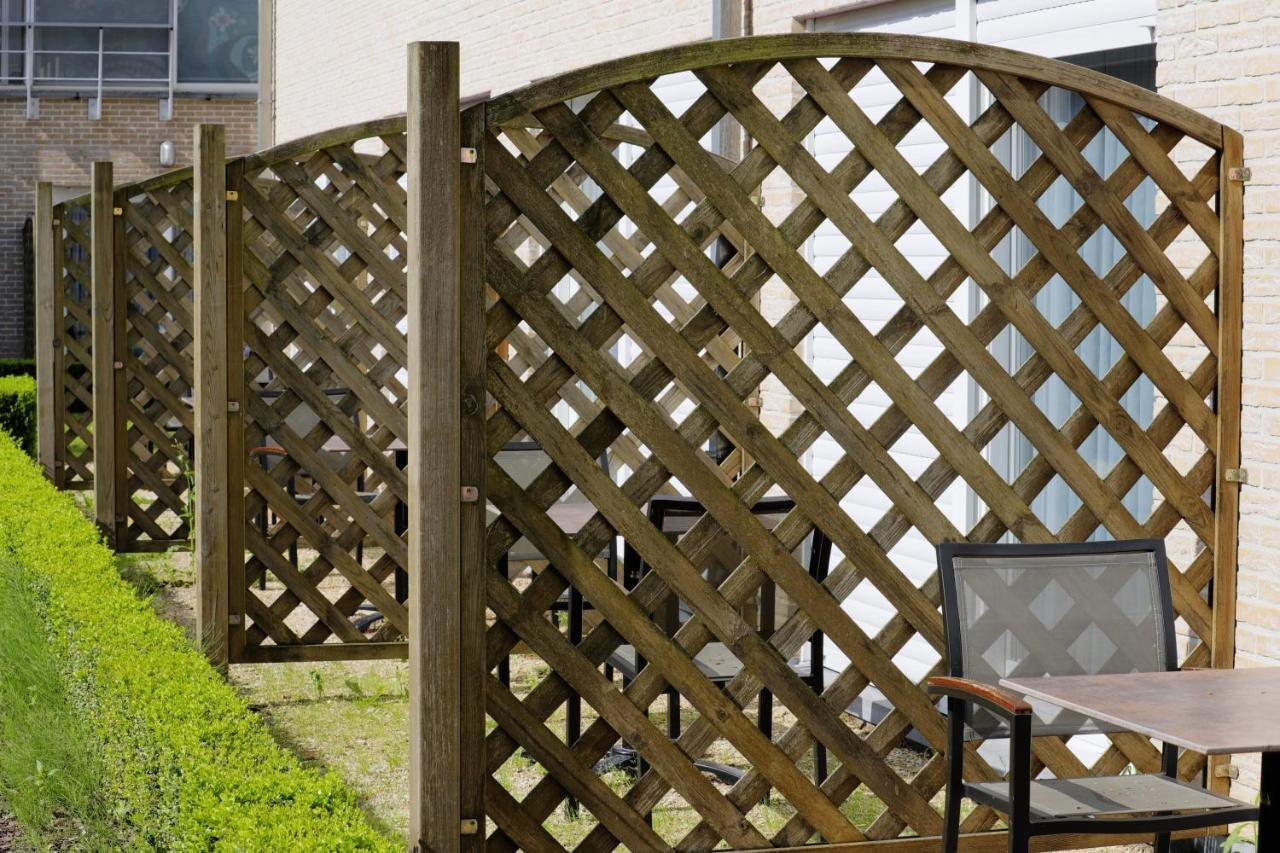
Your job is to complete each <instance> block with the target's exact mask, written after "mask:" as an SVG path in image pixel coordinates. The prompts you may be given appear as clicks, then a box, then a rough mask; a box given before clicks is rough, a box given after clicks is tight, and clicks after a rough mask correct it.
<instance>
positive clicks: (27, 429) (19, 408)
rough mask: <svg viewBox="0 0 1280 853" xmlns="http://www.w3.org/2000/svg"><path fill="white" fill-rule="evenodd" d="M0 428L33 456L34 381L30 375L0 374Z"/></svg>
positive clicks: (34, 437) (34, 442)
mask: <svg viewBox="0 0 1280 853" xmlns="http://www.w3.org/2000/svg"><path fill="white" fill-rule="evenodd" d="M0 430H3V431H5V432H7V433H8V434H9V435H11V436H13V440H14V441H16V442H17V443H18V446H20V447H21V448H22V449H23V450H25V451H26V452H27V454H28V455H29V456H35V453H36V381H35V380H34V379H32V378H31V377H30V376H0Z"/></svg>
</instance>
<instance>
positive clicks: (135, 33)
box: [102, 29, 169, 53]
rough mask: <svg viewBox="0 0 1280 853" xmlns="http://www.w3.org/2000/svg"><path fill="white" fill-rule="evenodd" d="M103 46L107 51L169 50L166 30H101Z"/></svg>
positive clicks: (161, 51)
mask: <svg viewBox="0 0 1280 853" xmlns="http://www.w3.org/2000/svg"><path fill="white" fill-rule="evenodd" d="M102 44H103V48H104V49H105V50H108V51H120V50H127V51H145V52H147V53H168V52H169V31H168V30H153V29H145V30H115V29H111V30H103V41H102Z"/></svg>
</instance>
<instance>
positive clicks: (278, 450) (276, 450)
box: [249, 445, 289, 457]
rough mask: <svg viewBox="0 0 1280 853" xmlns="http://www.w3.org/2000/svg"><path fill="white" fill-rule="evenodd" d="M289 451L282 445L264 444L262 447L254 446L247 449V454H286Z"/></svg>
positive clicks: (251, 455)
mask: <svg viewBox="0 0 1280 853" xmlns="http://www.w3.org/2000/svg"><path fill="white" fill-rule="evenodd" d="M288 455H289V453H288V451H286V450H285V449H284V448H283V447H276V446H275V445H266V446H264V447H255V448H253V449H252V450H250V451H249V456H250V457H254V456H288Z"/></svg>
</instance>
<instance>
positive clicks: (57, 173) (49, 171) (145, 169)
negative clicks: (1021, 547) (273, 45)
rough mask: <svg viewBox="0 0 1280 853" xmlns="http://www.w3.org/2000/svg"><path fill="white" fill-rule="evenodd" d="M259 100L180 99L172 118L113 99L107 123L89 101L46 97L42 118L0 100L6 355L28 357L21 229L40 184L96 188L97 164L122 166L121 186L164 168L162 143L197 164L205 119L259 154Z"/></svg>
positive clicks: (146, 101)
mask: <svg viewBox="0 0 1280 853" xmlns="http://www.w3.org/2000/svg"><path fill="white" fill-rule="evenodd" d="M256 116H257V106H256V101H254V100H251V99H250V100H245V99H237V100H231V99H216V100H207V99H195V98H180V99H176V100H175V102H174V110H173V118H172V119H171V120H170V121H160V120H159V108H158V106H157V102H156V99H155V98H106V99H104V103H103V108H102V118H101V119H99V120H97V121H92V120H90V119H89V113H88V106H87V104H86V102H85V101H83V100H77V99H70V98H62V99H56V98H44V99H42V100H41V101H40V117H39V118H38V119H33V120H29V119H27V117H26V102H25V100H23V99H22V98H0V357H9V356H19V355H22V354H23V353H22V348H23V340H24V335H25V333H26V329H25V323H24V318H23V310H24V301H25V295H24V286H23V275H22V272H23V271H22V226H23V223H24V222H25V221H26V219H27V218H28V217H30V216H31V214H32V211H33V210H34V208H35V184H36V182H37V181H51V182H52V183H53V184H54V185H55V186H56V187H59V188H81V189H87V188H88V186H89V173H90V169H91V166H92V163H93V162H94V161H95V160H111V161H112V162H113V163H114V164H115V179H116V182H117V183H127V182H129V181H135V180H138V179H140V178H144V177H147V176H148V175H153V174H156V173H157V172H160V171H163V169H162V167H161V166H160V164H159V162H160V161H159V152H160V143H161V142H163V141H165V140H172V142H173V144H174V147H175V149H176V155H177V162H176V166H186V165H190V163H191V140H192V131H193V128H194V127H195V125H197V124H199V123H201V122H213V123H218V124H223V125H225V126H226V128H227V150H228V152H231V153H243V152H248V151H251V150H253V148H254V144H255V128H256V124H257V118H256Z"/></svg>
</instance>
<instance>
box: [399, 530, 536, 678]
mask: <svg viewBox="0 0 1280 853" xmlns="http://www.w3.org/2000/svg"><path fill="white" fill-rule="evenodd" d="M405 518H406V520H407V519H408V515H406V516H405ZM396 571H397V572H398V571H399V569H397V570H396ZM510 572H511V569H510V565H509V564H508V562H507V555H506V554H503V555H502V557H500V558H499V559H498V574H500V575H502V576H503V577H504V578H509V577H510V576H511V574H510ZM405 579H406V581H407V580H408V574H407V573H406V575H405ZM398 580H399V575H397V581H398ZM498 681H499V683H501V684H502V686H503V687H510V686H511V656H510V655H504V656H503V658H502V660H500V661H498Z"/></svg>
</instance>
